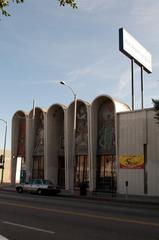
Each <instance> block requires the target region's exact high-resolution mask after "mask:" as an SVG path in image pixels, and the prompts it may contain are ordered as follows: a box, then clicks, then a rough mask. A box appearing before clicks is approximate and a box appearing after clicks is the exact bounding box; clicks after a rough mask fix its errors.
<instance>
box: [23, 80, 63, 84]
mask: <svg viewBox="0 0 159 240" xmlns="http://www.w3.org/2000/svg"><path fill="white" fill-rule="evenodd" d="M60 81H62V80H57V81H55V80H47V81H27V82H21V84H22V85H45V84H53V83H54V84H57V83H59V82H60ZM18 84H19V83H18Z"/></svg>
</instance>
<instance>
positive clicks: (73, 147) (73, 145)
mask: <svg viewBox="0 0 159 240" xmlns="http://www.w3.org/2000/svg"><path fill="white" fill-rule="evenodd" d="M60 84H62V85H65V86H66V87H68V88H69V89H70V90H71V92H72V94H73V96H74V116H73V144H72V163H73V166H72V177H73V186H72V192H74V184H75V177H74V167H75V162H76V151H75V150H76V148H75V140H76V115H77V94H76V93H75V92H74V90H73V89H72V87H70V86H69V85H68V84H67V83H66V82H65V81H61V82H60Z"/></svg>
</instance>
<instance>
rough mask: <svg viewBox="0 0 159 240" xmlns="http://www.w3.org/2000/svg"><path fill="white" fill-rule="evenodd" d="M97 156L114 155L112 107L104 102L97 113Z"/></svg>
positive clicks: (110, 103)
mask: <svg viewBox="0 0 159 240" xmlns="http://www.w3.org/2000/svg"><path fill="white" fill-rule="evenodd" d="M97 152H98V154H115V119H114V105H113V103H112V102H111V101H110V100H107V101H106V102H104V103H103V104H102V105H101V106H100V108H99V111H98V146H97Z"/></svg>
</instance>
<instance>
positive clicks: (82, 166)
mask: <svg viewBox="0 0 159 240" xmlns="http://www.w3.org/2000/svg"><path fill="white" fill-rule="evenodd" d="M74 174H75V187H77V188H79V187H80V184H81V183H83V182H87V181H88V156H87V155H80V156H76V164H75V172H74Z"/></svg>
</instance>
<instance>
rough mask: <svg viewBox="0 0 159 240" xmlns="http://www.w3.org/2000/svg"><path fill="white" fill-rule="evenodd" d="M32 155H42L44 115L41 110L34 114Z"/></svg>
mask: <svg viewBox="0 0 159 240" xmlns="http://www.w3.org/2000/svg"><path fill="white" fill-rule="evenodd" d="M33 155H34V156H43V155H44V116H43V113H42V112H41V111H37V112H36V115H35V134H34V151H33Z"/></svg>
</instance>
